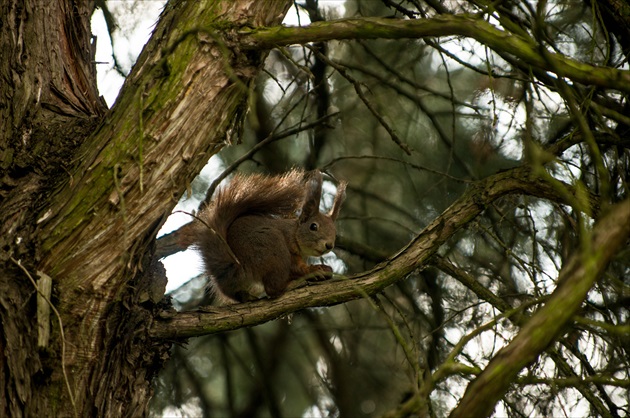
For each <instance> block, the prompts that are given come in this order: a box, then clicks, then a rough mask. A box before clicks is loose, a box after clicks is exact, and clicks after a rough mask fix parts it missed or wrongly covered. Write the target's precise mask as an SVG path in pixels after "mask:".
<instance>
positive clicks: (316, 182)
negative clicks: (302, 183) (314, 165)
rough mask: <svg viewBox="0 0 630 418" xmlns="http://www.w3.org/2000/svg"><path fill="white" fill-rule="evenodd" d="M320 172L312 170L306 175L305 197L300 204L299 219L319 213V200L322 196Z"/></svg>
mask: <svg viewBox="0 0 630 418" xmlns="http://www.w3.org/2000/svg"><path fill="white" fill-rule="evenodd" d="M322 182H323V179H322V173H321V172H320V171H319V170H313V171H311V172H309V173H308V174H307V176H306V197H305V198H304V205H303V206H302V213H301V214H300V219H301V220H302V221H304V220H306V219H308V218H311V217H313V216H315V215H316V214H318V213H319V201H320V200H321V198H322Z"/></svg>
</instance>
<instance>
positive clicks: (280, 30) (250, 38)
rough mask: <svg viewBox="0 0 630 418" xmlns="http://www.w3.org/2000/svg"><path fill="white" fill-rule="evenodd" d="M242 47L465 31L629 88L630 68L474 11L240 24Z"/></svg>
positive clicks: (562, 73) (566, 71)
mask: <svg viewBox="0 0 630 418" xmlns="http://www.w3.org/2000/svg"><path fill="white" fill-rule="evenodd" d="M240 36H241V38H240V42H241V45H242V46H243V47H244V48H249V49H261V48H266V49H270V48H275V47H278V46H285V45H291V44H306V43H311V42H324V41H331V40H347V39H377V38H379V39H402V38H412V39H413V38H426V37H440V36H466V37H469V38H472V39H475V40H476V41H478V42H480V43H482V44H484V45H486V46H488V47H489V48H491V49H493V50H494V51H497V52H499V53H501V54H504V53H507V54H509V55H511V56H513V57H515V58H516V59H518V60H520V61H522V62H523V63H525V64H527V65H529V66H531V67H534V68H536V69H540V70H544V71H550V72H553V73H555V74H557V75H558V76H559V77H566V78H569V79H571V80H573V81H577V82H579V83H582V84H585V85H594V86H598V87H604V88H612V89H617V90H620V91H624V92H630V71H628V70H618V69H615V68H611V67H601V66H596V65H591V64H586V63H583V62H580V61H577V60H574V59H572V58H569V57H567V56H565V55H561V54H558V53H553V52H550V51H546V52H545V53H544V54H542V53H541V46H540V45H539V44H537V43H536V42H535V41H534V40H533V39H532V38H527V37H525V36H519V35H516V34H514V33H511V32H508V31H504V30H501V29H499V28H498V27H496V26H494V25H491V24H490V23H488V22H486V21H485V20H483V19H482V18H481V17H478V16H472V15H439V16H436V17H433V18H430V19H387V18H379V17H365V18H353V19H340V20H333V21H327V22H315V23H312V24H311V25H309V26H303V27H286V26H278V27H269V28H257V29H244V30H242V31H241V33H240Z"/></svg>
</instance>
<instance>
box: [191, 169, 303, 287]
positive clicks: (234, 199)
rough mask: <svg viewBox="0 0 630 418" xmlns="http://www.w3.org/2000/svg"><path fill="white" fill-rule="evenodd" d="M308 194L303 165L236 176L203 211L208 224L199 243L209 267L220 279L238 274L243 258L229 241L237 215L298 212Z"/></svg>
mask: <svg viewBox="0 0 630 418" xmlns="http://www.w3.org/2000/svg"><path fill="white" fill-rule="evenodd" d="M305 195H306V187H305V173H304V171H302V170H299V169H294V170H291V171H289V172H287V173H284V174H282V175H276V176H268V175H263V174H253V175H241V174H237V175H236V176H234V178H233V179H232V181H231V182H230V183H229V184H228V185H227V186H225V187H223V188H221V189H219V190H218V191H217V192H216V194H215V197H214V199H213V201H212V203H210V205H209V206H208V207H207V208H206V209H205V210H204V211H203V212H202V213H201V215H200V220H201V221H202V222H203V223H204V224H205V225H201V226H200V228H201V230H200V231H202V232H201V233H199V234H198V237H199V238H198V247H199V249H200V250H201V255H202V258H203V260H204V264H205V267H206V270H207V271H208V272H210V273H211V274H212V275H213V276H214V277H215V279H216V280H219V281H223V280H230V279H231V277H230V276H232V275H234V274H238V271H239V268H238V267H237V266H238V264H239V261H238V259H237V257H236V255H235V254H234V253H233V252H232V250H231V249H230V247H229V245H228V243H227V232H228V228H229V227H230V225H232V223H233V222H234V221H235V220H236V219H237V218H239V217H241V216H244V215H253V214H258V215H268V216H279V217H293V216H296V212H297V211H298V210H299V209H300V208H301V207H302V205H303V203H304V199H305Z"/></svg>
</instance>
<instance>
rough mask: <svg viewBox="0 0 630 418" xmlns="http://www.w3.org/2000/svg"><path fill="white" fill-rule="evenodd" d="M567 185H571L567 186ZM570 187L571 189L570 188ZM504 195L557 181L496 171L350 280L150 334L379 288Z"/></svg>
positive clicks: (272, 315) (174, 333) (188, 333)
mask: <svg viewBox="0 0 630 418" xmlns="http://www.w3.org/2000/svg"><path fill="white" fill-rule="evenodd" d="M566 187H567V189H571V188H570V186H568V185H567V186H566ZM571 190H572V189H571ZM507 194H527V195H532V196H538V197H541V198H545V199H551V200H557V199H558V195H559V194H558V192H557V189H556V186H555V185H550V184H548V183H546V182H544V181H542V180H540V179H539V178H537V177H536V176H535V175H534V174H533V173H532V170H531V169H530V168H529V167H527V166H522V167H517V168H514V169H511V170H507V171H505V172H502V173H498V174H495V175H493V176H490V177H487V178H485V179H483V180H480V181H479V182H477V183H474V184H472V185H471V186H470V188H469V189H468V190H467V191H466V193H464V194H463V195H462V196H461V197H460V198H459V199H458V200H457V201H455V202H454V203H453V204H452V205H451V206H450V207H449V208H447V209H446V210H445V211H444V212H443V213H442V215H440V216H439V217H438V218H437V219H435V220H434V221H433V222H432V223H431V224H430V225H429V226H427V227H426V228H425V229H424V230H423V231H422V232H421V233H420V234H419V235H418V236H417V237H416V238H415V239H413V240H412V241H411V242H410V243H409V244H408V245H407V246H406V247H405V248H403V249H402V250H401V251H400V252H399V253H398V254H397V255H395V256H394V257H392V258H390V259H389V260H387V261H385V262H383V263H381V264H379V265H378V266H376V267H375V268H374V269H372V270H370V271H367V272H364V273H361V274H357V275H355V276H352V277H350V278H343V279H340V280H332V281H328V282H323V283H317V284H315V285H311V286H308V287H303V288H298V289H295V290H293V291H290V292H287V293H285V294H284V295H282V296H281V297H279V298H277V299H274V300H267V299H264V300H258V301H254V302H251V303H243V304H238V305H229V306H223V307H209V308H206V309H205V311H204V312H202V311H196V312H182V313H178V314H177V315H175V316H174V317H170V318H167V319H164V320H158V321H156V322H155V323H154V324H153V326H152V328H151V330H150V334H151V336H153V337H154V338H161V339H181V338H189V337H195V336H200V335H205V334H215V333H219V332H224V331H229V330H234V329H237V328H241V327H246V326H252V325H257V324H260V323H263V322H266V321H270V320H272V319H276V318H279V317H281V316H283V315H286V314H288V313H292V312H295V311H298V310H301V309H305V308H310V307H315V306H331V305H336V304H340V303H344V302H347V301H350V300H354V299H358V298H362V297H365V296H368V295H373V294H375V293H378V292H381V291H382V290H383V289H385V288H386V287H388V286H389V285H391V284H393V283H395V282H396V281H398V280H401V279H403V278H404V277H406V276H407V275H408V274H409V273H411V272H413V271H414V270H416V269H419V268H423V267H425V266H426V265H427V263H428V261H429V260H430V258H431V257H432V256H433V254H435V252H436V251H437V250H438V249H439V248H440V246H441V245H442V244H444V242H446V240H448V239H449V238H450V237H452V236H453V235H454V234H455V233H456V232H457V231H459V230H460V229H461V228H462V227H464V226H465V225H466V224H467V223H468V222H470V221H471V220H472V219H474V218H475V217H476V216H478V215H479V214H480V213H481V212H482V211H483V210H484V209H485V208H486V207H487V205H489V204H490V203H491V202H493V201H495V200H496V199H498V198H500V197H502V196H504V195H507Z"/></svg>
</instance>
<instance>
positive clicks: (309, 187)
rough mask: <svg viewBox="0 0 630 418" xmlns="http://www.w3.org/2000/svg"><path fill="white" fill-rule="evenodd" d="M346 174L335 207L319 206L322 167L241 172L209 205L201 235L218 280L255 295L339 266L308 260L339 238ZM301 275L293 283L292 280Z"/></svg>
mask: <svg viewBox="0 0 630 418" xmlns="http://www.w3.org/2000/svg"><path fill="white" fill-rule="evenodd" d="M345 189H346V183H345V182H340V184H339V185H338V187H337V194H336V196H335V199H334V203H333V206H332V209H331V210H330V212H329V213H328V214H323V213H321V212H320V211H319V201H320V198H321V194H322V174H321V172H319V171H317V170H314V171H311V172H308V173H305V172H304V171H303V170H300V169H293V170H291V171H289V172H287V173H285V174H282V175H275V176H269V175H263V174H253V175H242V174H237V175H236V176H235V177H234V178H233V179H232V181H231V182H230V183H229V184H228V185H227V186H226V187H224V188H221V189H219V190H218V191H217V193H216V195H215V197H214V199H213V201H212V202H211V203H210V204H209V205H208V206H207V207H206V208H205V209H203V210H202V211H201V213H200V215H199V217H198V220H200V221H201V222H197V223H196V224H197V225H196V230H195V231H194V233H193V234H194V237H195V238H194V241H195V245H196V247H197V249H198V250H199V252H200V254H201V258H202V260H203V263H204V267H205V270H206V272H207V274H208V276H209V277H210V278H211V281H212V283H213V285H214V286H213V288H214V290H215V291H218V293H219V294H220V295H223V296H224V297H225V298H227V299H228V300H232V301H235V302H247V301H251V300H256V299H259V298H261V297H264V296H265V295H266V296H268V297H271V298H275V297H278V296H280V295H282V294H283V293H284V292H285V291H286V290H287V289H288V288H289V287H290V286H293V287H297V283H299V281H298V279H303V280H325V279H328V278H330V277H332V268H330V267H329V266H327V265H325V264H316V265H308V264H307V263H306V261H305V259H306V258H307V257H309V256H321V255H323V254H325V253H327V252H329V251H330V250H332V249H333V247H334V245H335V234H336V230H335V224H334V222H335V220H336V219H337V216H338V215H339V210H340V208H341V204H342V203H343V200H344V199H345ZM292 282H293V283H292Z"/></svg>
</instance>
